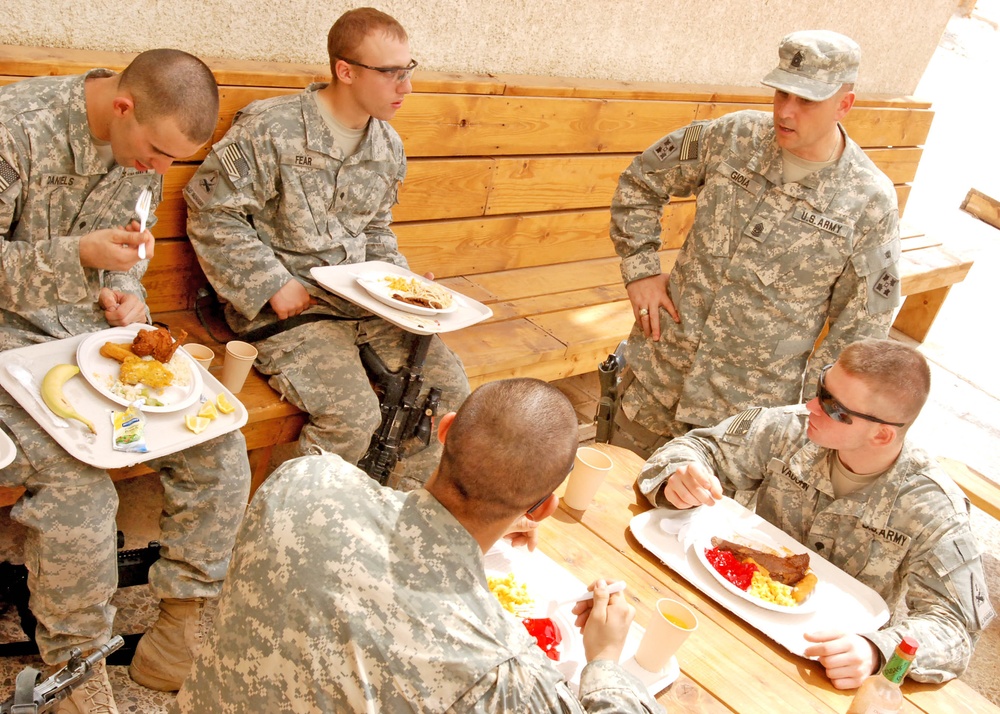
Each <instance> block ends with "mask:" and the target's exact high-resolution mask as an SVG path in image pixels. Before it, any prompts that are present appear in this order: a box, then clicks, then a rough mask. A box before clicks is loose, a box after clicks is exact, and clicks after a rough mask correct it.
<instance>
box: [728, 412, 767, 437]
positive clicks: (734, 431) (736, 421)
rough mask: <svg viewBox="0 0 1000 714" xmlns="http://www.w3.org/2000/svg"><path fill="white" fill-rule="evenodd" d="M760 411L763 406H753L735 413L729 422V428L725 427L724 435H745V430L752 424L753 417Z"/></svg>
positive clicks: (748, 429)
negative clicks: (740, 412)
mask: <svg viewBox="0 0 1000 714" xmlns="http://www.w3.org/2000/svg"><path fill="white" fill-rule="evenodd" d="M762 411H764V408H763V407H754V408H753V409H747V410H746V411H745V412H743V413H742V414H737V415H736V416H735V417H734V418H733V420H732V421H731V422H729V428H728V429H726V436H746V435H747V432H748V431H750V426H751V425H752V424H753V422H754V419H756V418H757V416H758V415H759V414H760V413H761V412H762Z"/></svg>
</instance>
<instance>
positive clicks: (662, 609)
mask: <svg viewBox="0 0 1000 714" xmlns="http://www.w3.org/2000/svg"><path fill="white" fill-rule="evenodd" d="M697 629H698V618H697V616H695V614H694V610H692V609H691V608H689V607H688V606H687V605H685V604H684V603H682V602H677V601H676V600H671V599H669V598H662V599H660V600H657V601H656V609H655V610H654V611H653V616H652V617H650V619H649V624H648V625H646V633H645V634H644V635H643V636H642V641H640V642H639V649H638V650H636V652H635V662H636V664H638V665H639V666H640V667H642V668H643V669H644V670H646V671H647V672H661V671H663V668H664V667H666V666H667V663H668V662H669V661H670V658H671V657H673V656H674V654H676V653H677V650H679V649H680V648H681V645H683V644H684V640H686V639H687V638H688V636H689V635H690V634H691V633H692V632H694V631H695V630H697Z"/></svg>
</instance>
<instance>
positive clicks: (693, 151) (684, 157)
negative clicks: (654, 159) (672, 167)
mask: <svg viewBox="0 0 1000 714" xmlns="http://www.w3.org/2000/svg"><path fill="white" fill-rule="evenodd" d="M704 126H705V125H704V124H692V125H691V126H689V127H688V128H687V129H685V130H684V138H683V139H682V140H681V153H680V156H679V157H678V158H679V159H680V160H681V161H691V160H692V159H697V158H698V146H699V142H700V141H701V130H702V129H703V128H704Z"/></svg>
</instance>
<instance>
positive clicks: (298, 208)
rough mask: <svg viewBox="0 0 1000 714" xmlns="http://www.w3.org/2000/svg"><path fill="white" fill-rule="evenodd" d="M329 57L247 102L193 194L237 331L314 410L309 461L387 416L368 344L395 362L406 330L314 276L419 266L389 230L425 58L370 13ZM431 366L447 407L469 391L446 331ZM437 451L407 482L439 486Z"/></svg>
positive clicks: (277, 381)
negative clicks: (285, 87) (308, 81)
mask: <svg viewBox="0 0 1000 714" xmlns="http://www.w3.org/2000/svg"><path fill="white" fill-rule="evenodd" d="M327 51H328V54H329V57H330V72H331V81H330V82H329V83H317V84H313V85H311V86H309V87H307V88H306V90H305V91H304V92H301V93H298V94H292V95H285V96H281V97H275V98H273V99H267V100H263V101H258V102H253V103H252V104H250V105H249V106H248V107H246V108H245V109H244V110H242V111H241V112H240V114H239V115H238V116H237V117H236V120H235V121H234V122H233V126H232V128H231V129H230V130H229V132H227V134H226V136H225V137H223V139H222V140H221V141H220V142H219V143H217V144H216V145H215V146H214V147H213V148H212V151H211V152H210V153H209V155H208V157H207V158H206V159H205V161H204V162H203V163H202V164H201V166H200V168H199V169H198V171H197V172H196V173H195V175H194V177H193V178H192V179H191V181H190V183H189V184H188V186H187V188H186V189H185V191H184V196H185V199H186V201H187V205H188V234H189V235H190V237H191V244H192V246H193V247H194V249H195V251H196V252H197V254H198V259H199V261H200V262H201V266H202V268H203V269H204V271H205V275H206V276H207V277H208V279H209V281H210V282H211V283H212V286H213V287H214V288H215V290H216V292H217V293H218V295H219V297H220V298H221V299H222V301H223V302H224V303H225V310H226V320H227V322H228V323H229V326H230V327H231V328H232V329H233V331H234V332H236V333H237V334H239V335H240V336H241V337H242V338H243V339H244V340H247V341H250V342H253V343H254V345H255V346H256V347H257V351H258V358H257V363H256V366H257V369H258V370H260V371H261V372H262V373H264V374H266V375H269V376H270V380H269V383H270V384H271V386H272V387H273V388H274V389H276V390H277V391H278V392H280V393H281V395H282V397H284V398H285V399H287V400H288V401H289V402H291V403H292V404H294V405H295V406H297V407H298V408H299V409H301V410H302V411H304V412H307V413H308V414H309V423H308V424H306V425H305V426H304V427H303V429H302V432H301V434H300V437H299V440H298V451H299V454H305V453H308V452H309V451H310V450H311V449H312V448H315V447H318V448H320V449H322V450H324V451H330V452H333V453H336V454H339V455H340V456H342V457H344V459H345V460H347V461H348V462H350V463H352V464H353V463H357V462H358V460H359V459H360V458H361V457H362V456H363V455H364V454H365V451H366V450H367V448H368V445H369V443H370V440H371V435H372V432H373V431H375V429H376V427H378V426H379V423H380V421H381V413H380V411H379V400H378V397H377V395H376V394H375V392H374V391H373V390H372V388H371V386H370V384H369V378H368V374H367V373H366V371H365V369H364V366H363V364H362V361H361V357H360V352H359V350H360V348H361V346H362V345H364V344H368V345H370V346H371V347H372V348H373V349H374V351H375V353H376V354H377V355H378V356H379V358H380V359H381V360H382V362H383V363H385V365H386V367H387V368H388V369H390V370H393V369H396V368H397V367H399V365H401V364H403V363H405V362H406V359H407V357H408V356H409V347H408V343H407V341H406V339H405V337H406V335H407V333H406V332H404V331H403V330H402V329H400V328H398V327H395V326H394V325H391V324H390V323H388V322H386V321H385V320H382V319H381V318H377V317H373V316H372V315H371V313H369V312H367V311H365V310H363V309H362V308H359V307H357V306H356V305H354V304H352V303H350V302H348V301H347V300H344V299H343V298H340V297H338V296H336V295H334V294H333V293H330V292H328V291H327V290H325V289H324V288H322V287H320V286H319V285H318V284H317V283H316V281H315V280H314V279H313V277H312V274H311V273H310V270H311V269H312V268H314V267H322V266H327V265H343V264H349V263H361V262H365V261H385V262H389V263H394V264H396V265H399V266H402V267H407V262H406V258H405V257H404V256H403V255H402V253H400V252H399V246H398V244H397V242H396V236H395V235H394V234H393V232H392V230H391V228H390V224H391V223H392V208H393V206H394V205H395V203H396V192H397V190H398V187H399V184H400V183H401V182H402V181H403V179H404V178H405V176H406V156H405V155H404V153H403V142H402V140H401V139H400V138H399V135H398V134H397V133H396V131H395V130H394V129H393V128H392V127H391V126H390V125H389V123H388V122H389V120H391V119H392V118H393V116H395V114H396V112H397V110H399V108H400V107H401V106H402V105H403V101H404V99H405V97H406V95H407V94H409V93H410V92H412V91H413V86H412V85H411V83H410V78H411V75H412V74H413V69H414V67H416V66H417V62H416V60H414V59H413V58H412V56H411V55H410V45H409V40H408V39H407V35H406V30H404V29H403V27H402V26H401V25H400V24H399V22H397V21H396V20H395V19H394V18H392V17H390V16H389V15H386V14H385V13H383V12H380V11H378V10H375V9H374V8H370V7H363V8H357V9H354V10H350V11H348V12H346V13H344V14H343V15H341V16H340V18H338V19H337V21H336V22H335V23H334V24H333V27H332V28H331V29H330V32H329V35H328V38H327ZM423 375H424V378H425V380H426V383H427V384H428V385H433V386H435V387H438V388H440V389H441V401H440V412H439V413H442V414H443V413H445V412H448V411H452V410H454V409H457V408H458V406H459V405H460V404H461V403H462V401H463V400H464V399H465V397H466V396H468V394H469V383H468V380H467V379H466V377H465V371H464V370H463V368H462V365H461V362H460V361H459V360H458V358H457V357H456V356H455V355H454V354H453V353H452V352H451V351H450V350H448V348H447V347H445V345H444V343H443V342H442V341H441V339H440V338H438V337H436V336H435V337H434V338H433V339H432V340H431V343H430V348H429V351H428V353H427V358H426V360H425V362H424V365H423ZM430 444H431V445H430V446H429V447H427V448H425V449H423V450H422V451H420V452H418V453H415V454H413V455H411V456H409V457H408V458H407V459H406V460H405V461H403V462H402V463H403V465H404V467H405V475H404V476H402V478H401V479H400V480H399V481H396V480H393V481H392V482H391V483H392V485H393V486H400V487H403V488H407V489H408V488H413V487H415V486H419V485H420V484H421V483H423V482H424V481H425V480H426V479H427V477H428V476H429V475H430V473H431V471H433V469H434V466H435V464H436V463H437V460H438V457H439V456H440V447H439V446H438V443H437V439H435V438H431V440H430ZM293 455H294V454H293ZM395 476H398V474H396V475H394V477H395Z"/></svg>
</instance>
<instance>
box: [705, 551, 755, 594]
mask: <svg viewBox="0 0 1000 714" xmlns="http://www.w3.org/2000/svg"><path fill="white" fill-rule="evenodd" d="M705 559H706V560H707V561H708V562H709V563H711V564H712V567H713V568H715V569H716V570H717V571H718V572H719V574H720V575H721V576H722V577H724V578H725V579H726V580H728V581H729V582H731V583H732V584H733V585H735V586H736V587H738V588H739V589H740V590H743V591H744V592H745V591H746V590H747V588H749V587H750V582H751V581H752V580H753V574H754V573H756V572H757V566H756V565H754V564H753V563H741V562H740V561H739V560H737V558H736V556H735V555H733V554H732V553H730V552H729V551H728V550H719V549H718V548H706V549H705Z"/></svg>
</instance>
